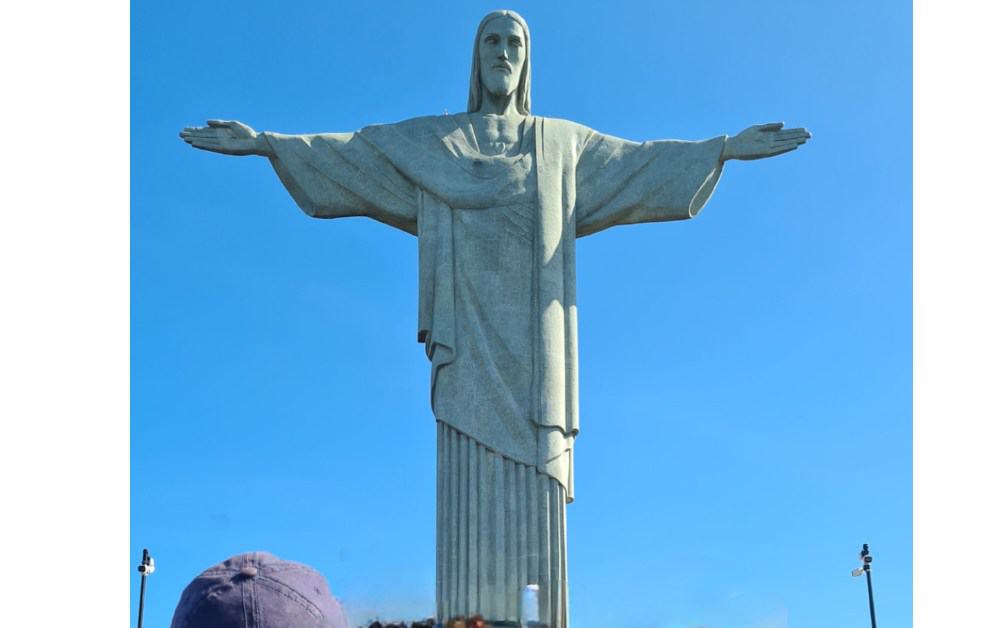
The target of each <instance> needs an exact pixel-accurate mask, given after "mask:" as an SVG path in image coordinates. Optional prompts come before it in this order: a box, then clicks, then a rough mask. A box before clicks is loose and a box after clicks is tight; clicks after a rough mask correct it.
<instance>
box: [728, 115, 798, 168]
mask: <svg viewBox="0 0 1000 628" xmlns="http://www.w3.org/2000/svg"><path fill="white" fill-rule="evenodd" d="M784 126H785V123H784V122H770V123H768V124H755V125H754V126H752V127H750V128H748V129H746V130H744V131H740V134H739V135H736V136H734V137H730V138H727V139H726V148H725V149H724V150H723V151H722V160H723V161H725V160H727V159H743V160H750V159H764V158H765V157H774V156H775V155H780V154H782V153H787V152H789V151H793V150H795V149H796V148H798V147H799V146H801V145H803V144H805V143H806V141H808V140H809V138H811V137H812V135H811V134H810V133H809V131H807V130H805V129H784V130H782V128H783V127H784Z"/></svg>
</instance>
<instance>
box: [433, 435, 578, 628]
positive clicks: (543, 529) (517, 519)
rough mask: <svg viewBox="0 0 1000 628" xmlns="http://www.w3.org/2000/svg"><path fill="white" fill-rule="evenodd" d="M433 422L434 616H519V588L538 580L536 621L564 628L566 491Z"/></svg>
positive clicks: (503, 618) (566, 614) (502, 618)
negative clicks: (435, 454)
mask: <svg viewBox="0 0 1000 628" xmlns="http://www.w3.org/2000/svg"><path fill="white" fill-rule="evenodd" d="M437 425H438V472H437V614H438V619H439V620H440V621H442V622H444V621H447V620H448V618H450V617H454V616H455V615H466V616H469V615H474V614H476V613H478V614H480V615H482V616H483V617H485V618H486V619H487V620H491V621H494V622H496V621H503V622H515V621H518V620H519V619H520V609H519V608H518V607H519V604H520V594H521V589H523V588H524V586H525V585H527V584H537V585H539V604H538V606H539V614H540V617H539V619H540V620H541V622H542V623H543V624H547V625H548V626H549V628H567V627H568V625H569V621H568V618H569V595H568V591H567V580H566V492H565V489H563V487H562V485H561V484H559V482H557V481H556V480H554V479H552V478H551V477H549V476H548V475H546V474H544V473H539V472H538V471H537V470H536V469H535V467H532V466H528V465H524V464H521V463H518V462H514V461H513V460H510V459H509V458H505V457H503V456H502V455H500V454H497V453H496V452H493V451H490V450H489V449H487V448H485V447H483V446H482V445H481V444H479V443H477V442H476V441H474V440H472V439H471V438H469V437H468V436H466V435H464V434H462V433H461V432H458V431H456V430H454V429H452V428H451V427H449V426H448V425H445V424H444V423H441V422H438V424H437Z"/></svg>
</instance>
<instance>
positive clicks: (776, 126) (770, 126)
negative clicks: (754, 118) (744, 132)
mask: <svg viewBox="0 0 1000 628" xmlns="http://www.w3.org/2000/svg"><path fill="white" fill-rule="evenodd" d="M783 126H785V123H784V122H768V123H767V124H758V125H757V126H755V127H754V128H755V129H757V130H758V131H780V130H781V127H783Z"/></svg>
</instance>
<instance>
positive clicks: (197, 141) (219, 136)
mask: <svg viewBox="0 0 1000 628" xmlns="http://www.w3.org/2000/svg"><path fill="white" fill-rule="evenodd" d="M181 139H182V140H184V141H185V142H187V143H188V144H190V145H191V146H194V147H195V148H200V149H201V150H207V151H211V152H213V153H221V154H223V155H238V156H244V155H260V156H261V157H270V156H271V147H270V146H269V145H268V143H267V142H266V141H265V140H264V138H263V137H261V135H260V134H259V133H257V131H254V130H253V129H252V128H250V127H249V126H247V125H245V124H243V123H242V122H239V121H237V120H209V121H208V126H189V127H187V128H185V129H184V130H183V131H181Z"/></svg>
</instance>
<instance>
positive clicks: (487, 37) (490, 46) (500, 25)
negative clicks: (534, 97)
mask: <svg viewBox="0 0 1000 628" xmlns="http://www.w3.org/2000/svg"><path fill="white" fill-rule="evenodd" d="M523 66H524V32H523V31H522V30H521V25H520V24H518V23H517V22H515V21H514V20H512V19H511V18H509V17H507V16H501V17H498V18H496V19H493V20H490V21H489V23H488V24H486V27H485V28H484V29H483V35H482V37H481V38H480V40H479V81H480V82H481V83H482V85H483V89H485V90H486V91H487V92H489V93H490V94H493V95H494V96H510V95H511V94H513V93H514V92H515V91H517V84H518V82H519V80H520V78H521V68H522V67H523Z"/></svg>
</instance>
